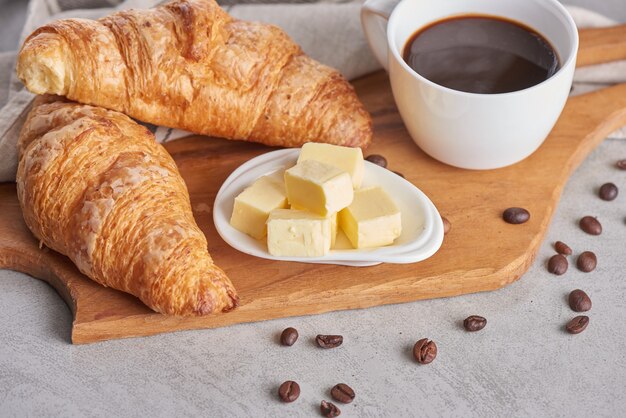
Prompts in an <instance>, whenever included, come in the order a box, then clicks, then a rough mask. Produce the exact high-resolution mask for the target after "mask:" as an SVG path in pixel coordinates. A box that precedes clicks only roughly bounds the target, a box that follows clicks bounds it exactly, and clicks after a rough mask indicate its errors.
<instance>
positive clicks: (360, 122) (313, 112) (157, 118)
mask: <svg viewBox="0 0 626 418" xmlns="http://www.w3.org/2000/svg"><path fill="white" fill-rule="evenodd" d="M17 73H18V76H19V78H20V79H21V80H22V81H23V82H24V84H25V85H26V87H27V88H28V89H29V90H30V91H32V92H34V93H38V94H43V93H51V94H58V95H62V96H66V97H68V98H70V99H72V100H76V101H78V102H81V103H87V104H94V105H98V106H103V107H106V108H108V109H114V110H117V111H120V112H123V113H125V114H127V115H129V116H132V117H134V118H136V119H139V120H142V121H145V122H149V123H153V124H157V125H163V126H169V127H174V128H181V129H185V130H189V131H192V132H195V133H199V134H205V135H211V136H219V137H224V138H229V139H242V140H249V141H255V142H261V143H264V144H267V145H275V146H290V147H291V146H300V145H302V144H304V143H305V142H310V141H317V142H327V143H333V144H339V145H345V146H360V147H365V146H367V145H368V144H369V143H370V141H371V137H372V123H371V118H370V116H369V114H368V113H367V111H366V110H365V109H364V107H363V105H362V104H361V103H360V101H359V100H358V98H357V96H356V94H355V92H354V89H353V88H352V86H351V85H350V84H349V83H348V82H347V81H346V80H345V79H344V78H343V77H342V76H341V74H339V72H337V71H336V70H333V69H331V68H329V67H326V66H324V65H322V64H320V63H318V62H316V61H314V60H313V59H311V58H309V57H308V56H306V55H305V54H304V53H303V52H302V50H301V49H300V47H299V46H298V45H296V44H295V43H294V42H293V41H292V40H291V39H290V38H289V37H288V36H287V35H286V34H285V33H284V32H283V31H282V30H281V29H279V28H277V27H275V26H272V25H266V24H261V23H254V22H246V21H241V20H236V19H233V18H231V17H230V16H229V15H228V14H227V13H226V12H225V11H223V10H222V9H221V8H220V7H219V6H218V5H217V3H215V1H214V0H177V1H172V2H170V3H167V4H165V5H163V6H160V7H157V8H155V9H151V10H129V11H122V12H118V13H115V14H112V15H110V16H107V17H105V18H102V19H100V20H97V21H93V20H84V19H66V20H59V21H56V22H53V23H51V24H49V25H46V26H43V27H41V28H39V29H37V30H36V31H35V32H34V33H32V34H31V35H30V36H29V37H28V38H27V40H26V41H25V42H24V45H23V46H22V49H21V51H20V54H19V58H18V63H17Z"/></svg>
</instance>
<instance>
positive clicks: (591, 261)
mask: <svg viewBox="0 0 626 418" xmlns="http://www.w3.org/2000/svg"><path fill="white" fill-rule="evenodd" d="M597 265H598V258H597V257H596V255H595V254H594V253H593V252H591V251H585V252H584V253H581V254H580V255H579V256H578V260H576V266H577V267H578V270H580V271H583V272H585V273H589V272H590V271H593V270H595V268H596V266H597Z"/></svg>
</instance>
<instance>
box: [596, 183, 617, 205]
mask: <svg viewBox="0 0 626 418" xmlns="http://www.w3.org/2000/svg"><path fill="white" fill-rule="evenodd" d="M618 192H619V190H618V189H617V186H616V185H614V184H613V183H604V184H603V185H602V186H601V187H600V190H599V191H598V196H600V199H602V200H606V201H611V200H615V198H616V197H617V194H618Z"/></svg>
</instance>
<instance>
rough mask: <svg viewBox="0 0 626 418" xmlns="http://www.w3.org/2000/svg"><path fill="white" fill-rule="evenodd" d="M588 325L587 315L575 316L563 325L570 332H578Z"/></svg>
mask: <svg viewBox="0 0 626 418" xmlns="http://www.w3.org/2000/svg"><path fill="white" fill-rule="evenodd" d="M587 325H589V317H588V316H585V315H580V316H577V317H576V318H574V319H572V320H571V321H569V322H568V323H567V325H565V330H566V331H567V332H569V333H570V334H580V333H581V332H583V331H584V330H585V328H587Z"/></svg>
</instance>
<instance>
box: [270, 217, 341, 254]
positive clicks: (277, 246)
mask: <svg viewBox="0 0 626 418" xmlns="http://www.w3.org/2000/svg"><path fill="white" fill-rule="evenodd" d="M330 224H331V222H330V219H329V218H326V217H324V216H319V215H316V214H313V213H311V212H308V211H304V210H293V209H275V210H273V211H272V212H271V213H270V216H269V218H268V220H267V249H268V250H269V252H270V254H272V255H274V256H281V257H289V256H291V257H321V256H323V255H326V254H328V252H329V251H330V243H331V225H330Z"/></svg>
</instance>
